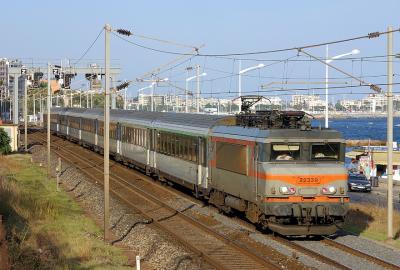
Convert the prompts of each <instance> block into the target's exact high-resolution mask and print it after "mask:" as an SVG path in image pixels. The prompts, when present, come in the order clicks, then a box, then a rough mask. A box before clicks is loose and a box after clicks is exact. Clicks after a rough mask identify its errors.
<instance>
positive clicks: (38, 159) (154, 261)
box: [30, 145, 211, 269]
mask: <svg viewBox="0 0 400 270" xmlns="http://www.w3.org/2000/svg"><path fill="white" fill-rule="evenodd" d="M30 151H31V153H32V160H33V161H34V162H35V163H39V164H42V165H45V164H46V162H47V151H46V149H45V148H44V147H43V146H40V145H35V146H33V147H32V148H31V149H30ZM53 156H55V154H54V155H53ZM51 165H52V170H53V172H55V168H56V166H57V159H56V158H53V159H52V160H51ZM99 180H100V181H102V179H99ZM60 186H61V187H63V188H64V190H65V191H67V192H69V193H70V195H71V196H72V197H74V198H75V199H76V200H77V201H79V203H80V204H81V205H82V207H83V208H84V209H85V210H86V211H87V212H89V213H90V215H91V216H92V217H93V218H94V219H95V220H97V221H98V222H101V221H102V220H103V214H104V198H103V194H104V193H103V189H102V188H103V187H102V186H101V185H95V184H93V183H91V182H90V181H89V180H87V179H86V177H85V176H84V175H83V174H81V173H80V172H79V171H78V170H77V169H76V168H75V167H73V166H70V165H69V164H68V163H66V162H64V161H63V162H62V170H61V175H60ZM146 223H149V221H148V220H146V219H145V218H144V217H143V216H141V215H140V214H139V213H134V212H133V211H132V210H131V209H129V208H128V207H127V206H125V204H123V203H121V202H119V201H118V200H116V199H115V198H113V196H110V226H111V230H110V231H111V234H112V235H113V236H114V237H115V239H112V244H119V245H123V246H124V248H128V249H129V250H133V251H134V252H135V253H136V255H139V256H140V257H141V258H142V261H143V262H146V263H147V264H148V266H149V267H151V268H153V269H208V268H210V267H211V266H208V265H206V266H204V264H205V263H204V262H202V261H201V260H200V259H199V258H198V257H197V256H196V255H194V254H192V253H191V252H190V251H187V250H186V249H185V248H184V247H182V246H181V245H180V244H179V243H177V242H176V241H175V240H174V239H172V238H171V237H170V236H169V235H166V234H165V233H163V232H161V231H159V230H158V229H155V228H154V226H151V224H146ZM92 237H102V236H95V235H93V236H92Z"/></svg>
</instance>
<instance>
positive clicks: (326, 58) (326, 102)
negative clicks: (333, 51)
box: [325, 45, 329, 128]
mask: <svg viewBox="0 0 400 270" xmlns="http://www.w3.org/2000/svg"><path fill="white" fill-rule="evenodd" d="M328 59H329V47H328V45H326V49H325V62H326V61H328ZM328 72H329V66H328V65H325V128H328V127H329V121H328V110H329V103H328V88H329V84H328V76H329V73H328Z"/></svg>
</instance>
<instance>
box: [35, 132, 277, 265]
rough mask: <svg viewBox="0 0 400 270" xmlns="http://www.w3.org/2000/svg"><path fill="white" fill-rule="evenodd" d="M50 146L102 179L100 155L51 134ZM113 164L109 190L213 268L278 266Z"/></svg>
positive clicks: (91, 176)
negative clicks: (177, 208)
mask: <svg viewBox="0 0 400 270" xmlns="http://www.w3.org/2000/svg"><path fill="white" fill-rule="evenodd" d="M30 138H31V139H33V140H34V141H40V142H45V141H46V139H45V138H44V133H34V134H30ZM52 146H53V147H52V148H53V151H54V152H56V154H57V155H59V156H60V157H61V158H62V159H64V160H66V161H68V162H69V163H70V164H73V165H74V166H75V167H77V168H78V169H81V171H82V172H83V173H84V174H85V175H86V176H88V178H89V179H91V180H92V181H93V182H95V183H101V182H102V179H103V165H102V158H101V156H98V155H93V153H92V152H91V151H89V150H87V149H83V148H81V147H78V146H76V145H74V144H73V143H71V142H69V141H66V140H62V139H60V138H58V137H55V136H52ZM74 146H75V147H74ZM73 147H74V148H73ZM78 148H80V149H78ZM72 149H73V150H72ZM96 160H97V162H96ZM115 165H116V163H115V162H111V163H110V167H111V174H110V192H111V193H112V194H113V195H114V196H115V197H118V198H119V199H120V200H122V201H123V202H125V203H126V204H127V205H129V206H130V207H131V208H133V209H134V210H135V211H138V212H140V213H141V214H142V215H143V216H144V217H145V218H146V219H148V220H149V221H151V222H152V224H154V225H155V226H156V227H158V228H159V229H161V230H162V231H165V232H167V233H168V234H169V235H171V236H172V237H173V238H174V239H176V240H177V241H179V242H180V243H181V244H183V245H184V246H186V247H187V248H188V249H189V250H191V251H192V252H193V253H194V254H195V255H197V256H199V257H201V258H203V259H204V260H205V261H206V262H207V263H209V264H210V265H212V266H214V267H215V268H217V269H282V267H281V266H280V265H279V264H278V263H276V262H275V261H274V260H273V259H271V258H269V257H267V256H265V254H262V255H261V254H259V252H258V251H257V250H251V249H249V248H248V247H246V246H245V245H243V244H241V243H240V242H237V241H235V240H234V239H231V238H229V237H228V236H226V235H223V234H221V233H219V232H218V231H216V230H214V229H212V228H210V227H209V226H207V225H205V224H203V223H202V222H199V221H198V220H196V219H194V218H193V217H191V216H190V215H187V214H185V211H186V210H187V209H181V210H176V209H174V208H173V207H172V206H170V205H168V204H167V203H165V202H164V201H163V196H158V195H157V193H158V194H161V193H162V192H161V191H160V190H159V187H158V185H155V184H154V183H153V186H152V187H151V190H152V191H154V193H150V192H147V191H145V190H144V189H142V188H141V187H143V186H144V185H146V184H148V182H147V181H141V180H143V178H144V177H145V176H144V175H142V174H140V173H139V172H135V171H134V170H131V169H128V168H125V169H122V170H121V169H120V168H121V167H122V166H121V167H118V170H113V168H114V167H115ZM127 171H129V175H127ZM124 176H125V177H124ZM127 176H130V177H132V176H133V177H136V178H135V180H137V181H127V180H126V178H128V179H129V177H127ZM133 183H136V184H137V185H135V184H133ZM127 198H129V199H127Z"/></svg>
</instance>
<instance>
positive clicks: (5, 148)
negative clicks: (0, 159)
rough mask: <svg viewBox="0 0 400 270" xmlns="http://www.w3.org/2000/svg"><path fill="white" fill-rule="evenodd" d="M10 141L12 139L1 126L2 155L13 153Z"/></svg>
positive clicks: (0, 149) (0, 150)
mask: <svg viewBox="0 0 400 270" xmlns="http://www.w3.org/2000/svg"><path fill="white" fill-rule="evenodd" d="M10 142H11V139H10V137H9V136H8V134H7V132H6V131H5V130H4V129H3V128H0V155H5V154H8V153H11V146H10Z"/></svg>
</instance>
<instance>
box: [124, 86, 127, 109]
mask: <svg viewBox="0 0 400 270" xmlns="http://www.w3.org/2000/svg"><path fill="white" fill-rule="evenodd" d="M126 90H127V89H126V88H125V89H124V110H126Z"/></svg>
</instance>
